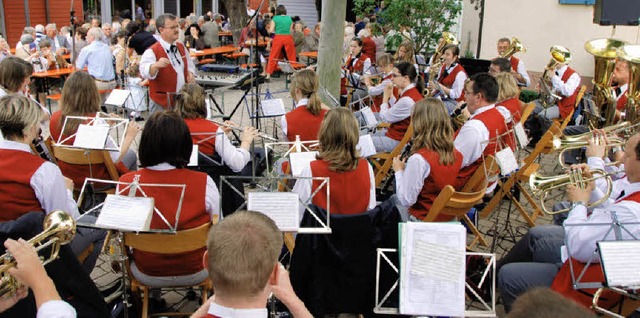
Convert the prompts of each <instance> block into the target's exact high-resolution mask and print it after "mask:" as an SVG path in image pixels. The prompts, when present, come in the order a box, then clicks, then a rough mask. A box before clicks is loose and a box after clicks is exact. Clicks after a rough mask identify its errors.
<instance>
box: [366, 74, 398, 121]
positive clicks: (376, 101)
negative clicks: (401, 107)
mask: <svg viewBox="0 0 640 318" xmlns="http://www.w3.org/2000/svg"><path fill="white" fill-rule="evenodd" d="M386 80H390V81H393V76H392V75H391V74H389V75H387V76H385V77H383V78H382V81H381V82H384V81H386ZM383 95H384V93H382V94H380V95H376V96H373V105H371V111H372V112H374V113H379V112H380V105H382V102H383V100H384V98H383ZM393 97H395V98H396V99H398V88H397V87H395V86H393Z"/></svg>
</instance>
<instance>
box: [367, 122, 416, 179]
mask: <svg viewBox="0 0 640 318" xmlns="http://www.w3.org/2000/svg"><path fill="white" fill-rule="evenodd" d="M412 136H413V125H412V123H409V127H408V128H407V131H406V132H405V133H404V136H403V137H402V140H400V143H398V145H397V146H396V147H395V148H393V150H392V151H391V152H384V153H377V154H375V155H373V156H371V157H370V158H369V159H370V160H369V161H370V162H371V164H372V166H373V173H374V174H375V177H376V187H379V186H380V184H381V183H382V180H384V179H385V178H386V177H387V176H388V175H389V170H390V169H391V166H392V165H393V158H394V157H396V156H398V155H400V154H401V153H402V150H403V149H404V147H405V146H406V145H407V143H409V141H410V140H411V137H412Z"/></svg>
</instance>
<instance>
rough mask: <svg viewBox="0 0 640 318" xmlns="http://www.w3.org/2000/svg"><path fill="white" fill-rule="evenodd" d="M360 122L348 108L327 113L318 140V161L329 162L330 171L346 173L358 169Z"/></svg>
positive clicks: (334, 109) (339, 108)
mask: <svg viewBox="0 0 640 318" xmlns="http://www.w3.org/2000/svg"><path fill="white" fill-rule="evenodd" d="M359 137H360V136H359V131H358V122H357V120H356V117H355V116H354V115H353V113H352V112H351V111H350V110H349V109H347V108H342V107H338V108H333V109H331V110H330V111H328V112H327V114H326V115H325V118H324V120H323V121H322V125H321V126H320V131H319V132H318V139H319V141H320V152H319V154H318V159H321V160H325V161H328V162H329V170H331V171H338V172H345V171H351V170H355V169H356V168H357V167H358V160H359V158H360V154H359V152H358V150H357V149H356V145H357V144H358V140H359Z"/></svg>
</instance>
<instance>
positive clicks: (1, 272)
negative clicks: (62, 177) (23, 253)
mask: <svg viewBox="0 0 640 318" xmlns="http://www.w3.org/2000/svg"><path fill="white" fill-rule="evenodd" d="M43 227H44V231H42V232H41V233H40V234H38V235H36V236H34V237H33V238H31V239H30V240H29V241H28V243H29V244H31V245H33V246H35V248H36V252H38V253H40V251H41V250H43V249H45V248H47V247H51V251H50V253H49V257H48V258H44V259H43V260H42V265H47V264H49V263H51V262H53V261H54V260H55V259H56V258H58V253H59V252H60V246H62V245H65V244H67V243H69V242H71V240H72V239H73V237H74V236H75V234H76V221H74V220H73V218H72V217H71V216H69V214H67V213H65V212H62V211H60V210H56V211H53V212H51V213H49V214H48V215H47V216H46V217H45V219H44V222H43ZM0 258H2V263H1V264H0V297H2V296H4V295H6V294H11V295H13V294H15V292H16V290H17V289H18V288H19V287H20V283H19V282H18V281H17V280H16V279H15V277H13V276H11V275H9V269H10V268H14V267H16V260H15V259H14V258H13V257H12V256H11V254H10V253H5V254H4V255H2V256H0Z"/></svg>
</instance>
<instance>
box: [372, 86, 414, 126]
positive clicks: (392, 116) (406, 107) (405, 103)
mask: <svg viewBox="0 0 640 318" xmlns="http://www.w3.org/2000/svg"><path fill="white" fill-rule="evenodd" d="M413 87H416V85H415V84H413V83H411V84H409V85H407V87H405V88H404V89H403V90H402V92H400V93H399V94H400V95H399V96H402V94H404V92H406V91H407V90H409V89H411V88H413ZM415 104H416V103H415V102H414V101H413V99H412V98H411V97H409V96H403V97H400V98H399V99H398V100H396V98H395V97H394V96H391V98H390V99H389V102H388V103H382V104H381V105H380V120H381V121H384V122H387V123H396V122H399V121H402V120H404V119H405V118H407V117H409V116H411V111H413V105H415ZM392 106H393V107H392Z"/></svg>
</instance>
